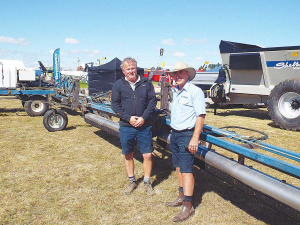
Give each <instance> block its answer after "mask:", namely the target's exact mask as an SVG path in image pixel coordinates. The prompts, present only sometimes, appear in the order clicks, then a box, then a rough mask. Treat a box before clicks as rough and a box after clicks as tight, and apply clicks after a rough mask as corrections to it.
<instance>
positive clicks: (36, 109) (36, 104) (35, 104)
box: [31, 101, 44, 112]
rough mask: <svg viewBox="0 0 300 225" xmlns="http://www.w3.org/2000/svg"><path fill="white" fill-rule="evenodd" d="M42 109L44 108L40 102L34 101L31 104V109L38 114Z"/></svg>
mask: <svg viewBox="0 0 300 225" xmlns="http://www.w3.org/2000/svg"><path fill="white" fill-rule="evenodd" d="M43 107H44V105H43V103H42V102H41V101H34V102H33V103H32V104H31V109H32V111H34V112H40V111H41V110H43Z"/></svg>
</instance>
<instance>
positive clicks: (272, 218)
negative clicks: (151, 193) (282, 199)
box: [95, 130, 298, 225]
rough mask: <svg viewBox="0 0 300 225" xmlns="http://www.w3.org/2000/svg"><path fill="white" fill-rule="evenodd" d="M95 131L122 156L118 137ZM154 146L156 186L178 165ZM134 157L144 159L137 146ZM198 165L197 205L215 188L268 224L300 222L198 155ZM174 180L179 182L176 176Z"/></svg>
mask: <svg viewBox="0 0 300 225" xmlns="http://www.w3.org/2000/svg"><path fill="white" fill-rule="evenodd" d="M95 134H96V135H98V136H99V137H101V138H103V139H105V140H106V141H108V142H109V143H110V144H112V145H114V146H116V147H118V148H120V157H121V145H120V141H119V138H118V137H115V136H112V135H110V134H108V133H106V132H105V131H102V130H99V131H96V132H95ZM153 147H154V149H155V150H156V151H158V152H160V153H161V156H158V155H157V154H155V152H154V153H153V169H152V175H156V180H155V181H154V182H153V187H155V186H157V185H158V184H159V183H161V182H163V181H164V180H167V179H168V178H169V176H170V175H171V173H172V172H173V171H175V169H174V167H173V165H172V157H171V152H170V151H169V150H168V149H166V148H164V147H162V146H160V145H159V144H157V142H155V141H153ZM134 158H135V159H136V160H138V161H139V162H143V157H142V154H140V153H139V151H138V150H137V149H135V150H134ZM195 165H196V166H195V167H194V177H195V191H194V197H193V205H194V207H195V208H196V207H198V206H199V205H200V204H201V202H202V198H203V196H204V195H205V194H206V193H210V192H213V193H215V194H217V195H219V196H220V197H221V198H223V199H225V200H226V201H229V202H231V203H232V204H233V205H235V206H236V207H238V208H240V209H242V210H243V211H244V212H246V213H247V214H249V215H251V216H253V217H254V218H256V219H258V220H260V221H263V222H264V223H266V224H272V225H275V224H278V225H279V224H298V223H296V222H295V221H294V220H293V219H290V218H289V217H287V216H286V215H284V214H282V213H280V212H278V211H276V210H274V209H272V208H270V207H269V206H267V205H266V204H264V203H262V202H259V201H258V200H257V199H255V198H253V197H252V196H250V195H248V194H246V193H244V192H242V191H240V190H238V189H236V188H234V187H232V186H231V185H229V184H227V183H226V182H224V181H222V180H220V179H219V178H217V177H215V176H212V175H211V174H209V173H207V172H206V171H205V170H202V169H200V168H203V166H204V162H202V161H201V160H199V159H196V158H195ZM142 181H143V178H142V177H139V178H137V183H140V182H142ZM173 182H176V183H177V179H176V180H174V181H173ZM177 193H178V189H176V190H174V199H175V198H176V195H177ZM170 200H173V199H165V201H166V202H167V201H170ZM179 210H180V209H179ZM225 211H226V210H225ZM220 216H226V215H220Z"/></svg>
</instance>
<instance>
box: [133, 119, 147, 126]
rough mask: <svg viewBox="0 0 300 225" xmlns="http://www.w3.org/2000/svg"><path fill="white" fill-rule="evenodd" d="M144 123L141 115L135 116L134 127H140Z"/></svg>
mask: <svg viewBox="0 0 300 225" xmlns="http://www.w3.org/2000/svg"><path fill="white" fill-rule="evenodd" d="M144 123H145V120H144V119H143V117H136V121H135V126H134V127H141V126H143V125H144Z"/></svg>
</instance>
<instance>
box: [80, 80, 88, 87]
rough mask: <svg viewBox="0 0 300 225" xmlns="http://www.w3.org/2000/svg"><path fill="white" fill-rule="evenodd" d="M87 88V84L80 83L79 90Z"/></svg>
mask: <svg viewBox="0 0 300 225" xmlns="http://www.w3.org/2000/svg"><path fill="white" fill-rule="evenodd" d="M86 88H88V85H87V83H85V82H82V81H80V89H86Z"/></svg>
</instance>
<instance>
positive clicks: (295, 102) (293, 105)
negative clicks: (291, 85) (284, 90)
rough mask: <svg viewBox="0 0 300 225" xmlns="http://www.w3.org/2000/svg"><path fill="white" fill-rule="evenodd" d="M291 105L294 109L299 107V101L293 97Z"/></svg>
mask: <svg viewBox="0 0 300 225" xmlns="http://www.w3.org/2000/svg"><path fill="white" fill-rule="evenodd" d="M291 106H292V109H294V110H297V109H299V108H300V101H299V100H297V99H294V100H293V101H292V104H291Z"/></svg>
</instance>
